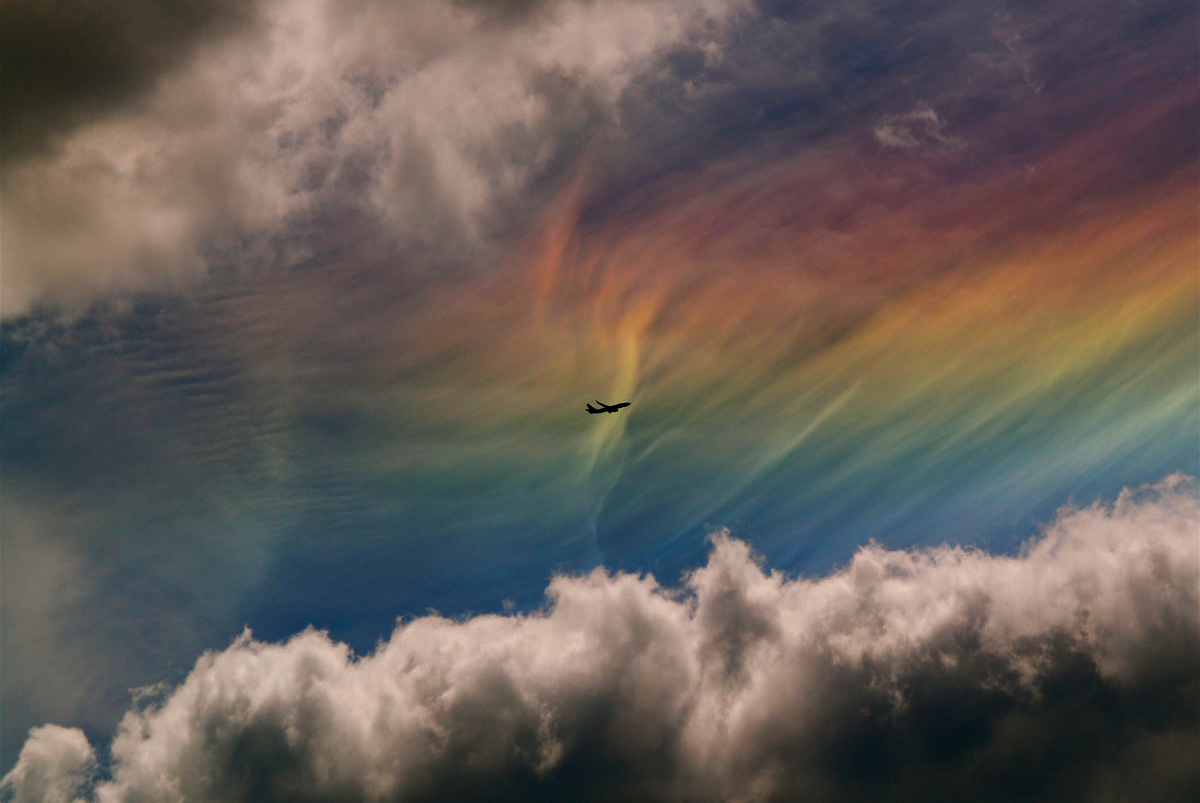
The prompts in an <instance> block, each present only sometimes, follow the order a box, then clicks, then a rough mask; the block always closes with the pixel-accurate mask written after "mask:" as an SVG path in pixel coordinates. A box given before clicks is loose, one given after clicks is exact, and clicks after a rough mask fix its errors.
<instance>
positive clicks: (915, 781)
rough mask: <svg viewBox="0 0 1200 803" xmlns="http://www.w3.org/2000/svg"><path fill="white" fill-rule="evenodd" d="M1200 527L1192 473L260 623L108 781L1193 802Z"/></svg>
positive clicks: (32, 759) (119, 788) (66, 748)
mask: <svg viewBox="0 0 1200 803" xmlns="http://www.w3.org/2000/svg"><path fill="white" fill-rule="evenodd" d="M1198 522H1200V509H1198V506H1197V497H1196V495H1195V491H1194V484H1193V483H1192V482H1191V481H1187V480H1184V479H1181V478H1178V477H1176V478H1169V479H1167V480H1165V481H1163V482H1162V483H1160V484H1159V485H1158V486H1156V487H1154V488H1150V489H1143V490H1142V491H1141V492H1138V493H1128V492H1127V493H1125V494H1123V495H1122V496H1121V497H1120V498H1119V499H1118V500H1117V501H1116V502H1115V503H1114V504H1112V505H1110V506H1105V505H1101V504H1096V505H1093V506H1091V507H1088V508H1084V509H1065V510H1063V511H1062V512H1061V513H1060V515H1059V517H1058V518H1057V519H1056V520H1055V521H1054V522H1053V523H1052V524H1051V525H1050V526H1048V527H1047V528H1046V531H1045V532H1044V534H1043V535H1042V536H1041V537H1039V538H1038V539H1035V540H1033V541H1031V542H1030V543H1028V544H1027V545H1026V547H1025V548H1024V549H1023V550H1022V552H1021V554H1020V555H1019V556H1015V557H1006V556H993V555H988V554H986V553H982V552H979V551H973V550H964V549H961V548H956V547H940V548H936V549H931V550H924V551H914V552H908V551H889V550H885V549H883V548H882V547H879V546H875V545H871V546H867V547H864V548H863V549H861V550H860V551H859V552H858V553H857V554H856V555H855V557H854V559H853V560H852V561H851V562H850V564H849V565H848V566H846V567H845V568H844V569H842V570H840V571H837V572H835V573H833V574H831V575H829V576H827V577H824V578H820V579H816V580H807V579H789V578H787V577H785V576H783V575H781V574H778V573H768V572H766V571H764V569H763V567H762V566H761V565H760V564H759V563H758V562H757V561H756V559H755V558H754V556H753V555H752V554H751V553H750V551H749V549H748V547H747V546H746V544H744V543H743V542H741V541H739V540H736V539H734V538H731V537H730V536H729V535H728V534H727V533H722V534H718V535H716V536H715V537H714V546H713V550H712V553H711V555H710V557H709V560H708V562H707V564H706V565H705V566H703V567H701V568H700V569H698V570H697V571H695V572H694V573H693V574H691V575H690V576H689V577H688V578H687V580H686V583H685V585H684V587H682V588H678V589H672V588H664V587H660V586H659V585H657V584H656V583H655V581H654V579H653V578H651V577H647V576H634V575H625V574H618V575H615V576H614V575H609V574H606V573H605V572H603V571H600V570H598V571H596V572H593V573H592V574H590V575H587V576H584V577H559V578H556V579H555V580H554V581H553V582H552V583H551V585H550V587H549V589H548V597H549V605H548V607H547V609H546V610H545V611H544V612H540V613H535V614H530V615H519V616H479V617H474V618H468V619H464V620H458V621H454V620H448V619H443V618H439V617H436V616H429V617H423V618H420V619H416V620H412V621H408V622H404V623H402V624H401V625H400V626H399V627H398V628H397V630H396V631H395V632H394V633H393V634H392V636H391V637H390V639H388V640H387V641H386V642H384V643H382V644H380V646H379V647H378V649H377V650H376V651H375V652H374V653H372V654H371V655H368V656H364V657H355V656H353V655H352V654H351V653H350V651H349V650H348V648H347V647H345V645H342V644H338V643H334V642H332V641H331V640H330V639H329V638H328V637H327V636H326V635H325V634H323V633H319V632H314V631H308V632H304V633H301V634H300V635H297V636H295V637H294V638H292V639H291V640H289V641H288V642H286V643H283V644H271V643H263V642H258V641H255V640H254V639H253V638H252V637H251V636H250V635H249V634H245V635H243V637H241V638H239V639H238V640H237V641H235V642H234V644H232V645H231V646H230V647H228V648H227V649H225V650H223V651H221V652H216V653H210V654H207V655H205V656H204V657H203V658H201V659H200V660H199V661H198V662H197V664H196V666H195V668H194V669H193V671H192V672H191V674H190V675H189V676H188V678H187V679H186V681H185V682H184V683H183V684H182V685H180V686H179V687H178V688H176V689H174V690H173V691H171V692H170V693H169V694H168V695H167V697H166V698H165V700H163V701H162V702H161V703H159V704H153V705H150V706H148V707H146V708H144V709H140V710H133V711H130V712H129V713H128V714H127V715H126V717H125V719H124V721H123V722H122V724H121V726H120V729H119V732H118V734H117V737H116V739H115V740H114V742H113V745H112V760H113V765H112V775H111V780H109V781H106V782H104V783H101V784H100V785H99V786H98V787H97V788H96V789H95V794H96V799H97V800H100V801H118V800H139V801H154V800H164V801H165V800H188V801H233V800H247V801H249V800H255V801H269V800H314V801H315V800H322V801H338V800H347V801H349V800H426V799H430V800H432V799H456V800H474V799H526V800H528V799H557V800H561V799H572V800H600V799H624V800H629V799H638V800H747V801H749V800H793V799H795V800H799V799H803V800H809V801H812V800H856V799H861V800H885V799H906V800H911V799H971V800H1001V799H1020V800H1030V799H1045V800H1050V799H1053V800H1069V799H1077V800H1104V799H1107V800H1132V799H1137V800H1170V799H1186V798H1187V797H1188V796H1189V795H1190V796H1194V795H1195V793H1196V791H1197V778H1198V776H1197V772H1196V771H1197V768H1198V767H1197V747H1200V738H1198V736H1197V733H1198V731H1197V726H1198V724H1200V711H1198V710H1197V695H1196V692H1197V690H1198V688H1200V686H1198V684H1200V621H1198V617H1200V543H1198V540H1197V538H1196V530H1197V526H1198ZM81 740H82V735H81V734H79V732H77V731H68V730H64V729H52V728H43V729H38V730H35V731H34V732H33V734H32V735H31V738H30V742H29V744H27V746H26V748H25V750H24V751H23V752H22V754H21V759H20V761H19V762H18V765H17V767H16V768H15V769H14V770H13V771H12V773H10V775H9V776H8V777H7V778H6V780H5V784H6V785H7V786H8V788H9V790H10V792H15V793H16V794H15V799H16V800H18V801H24V800H33V799H39V798H36V797H30V796H29V795H30V794H31V793H30V792H29V790H31V789H37V788H55V789H69V788H70V785H71V784H72V783H74V782H75V779H77V778H78V777H79V774H80V772H82V771H83V770H84V769H85V768H86V767H87V766H89V761H90V752H89V751H88V749H86V744H85V743H83V742H82V741H81ZM48 755H52V756H57V758H55V757H51V758H47V756H48ZM55 768H57V769H55ZM31 779H35V780H31ZM34 782H36V783H41V784H43V786H42V787H34V786H31V785H30V784H31V783H34Z"/></svg>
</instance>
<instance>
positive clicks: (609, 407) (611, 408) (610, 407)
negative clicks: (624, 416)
mask: <svg viewBox="0 0 1200 803" xmlns="http://www.w3.org/2000/svg"><path fill="white" fill-rule="evenodd" d="M596 404H598V405H600V409H599V410H597V409H596V408H595V407H593V406H592V405H590V404H589V405H588V406H587V411H588V413H589V414H593V415H594V414H595V413H615V412H616V411H617V410H620V409H621V408H622V407H628V406H629V402H621V403H620V404H605V403H604V402H602V401H600V400H599V399H596Z"/></svg>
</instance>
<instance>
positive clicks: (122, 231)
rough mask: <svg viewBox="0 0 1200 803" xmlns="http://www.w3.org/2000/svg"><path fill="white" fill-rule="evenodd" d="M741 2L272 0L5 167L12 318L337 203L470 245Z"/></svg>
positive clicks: (185, 264) (437, 247)
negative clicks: (46, 146) (636, 89)
mask: <svg viewBox="0 0 1200 803" xmlns="http://www.w3.org/2000/svg"><path fill="white" fill-rule="evenodd" d="M736 5H738V2H737V0H729V1H728V2H727V1H726V0H695V1H694V2H691V1H689V0H678V1H676V0H653V2H632V0H629V1H627V0H618V2H609V3H592V2H577V1H576V0H562V1H561V2H557V1H556V2H547V3H539V4H529V7H528V8H524V9H518V10H517V11H513V12H512V13H505V14H500V13H498V12H495V11H493V10H489V8H488V7H487V6H486V5H458V4H452V3H448V2H442V1H441V0H420V1H419V2H406V3H388V2H379V1H378V0H356V1H355V2H350V3H345V2H336V3H335V2H328V0H270V2H267V3H265V4H264V5H263V7H262V8H261V10H260V12H261V13H260V14H259V15H258V17H257V18H256V20H255V22H254V23H253V24H246V25H244V26H243V27H242V29H241V30H240V31H239V32H236V33H233V34H230V35H227V36H225V37H222V38H220V39H217V40H214V41H212V42H209V43H207V44H204V45H203V46H202V47H199V48H198V50H197V52H196V53H195V54H194V56H193V57H192V58H190V59H189V60H188V61H187V62H186V64H184V65H183V66H181V67H177V68H174V69H172V70H171V71H169V72H167V73H165V74H163V75H161V76H159V77H158V78H157V80H156V82H155V83H154V89H153V90H152V91H150V92H149V93H148V94H146V95H145V96H142V97H140V98H139V99H138V100H137V101H136V102H132V101H131V102H130V103H128V104H127V105H126V107H125V108H124V109H123V110H120V111H117V112H113V113H109V114H106V115H104V116H101V117H97V118H96V119H95V120H93V121H91V122H90V123H88V124H85V125H82V126H81V127H79V128H78V129H77V130H75V131H74V132H73V133H72V134H71V135H70V136H68V137H66V139H65V140H64V142H63V143H62V146H61V149H57V150H55V151H54V152H52V153H49V154H42V155H38V156H36V157H32V158H29V159H27V160H25V161H23V162H20V163H17V164H9V165H6V168H5V176H4V195H5V216H4V246H5V254H4V272H3V286H2V288H0V290H2V295H3V313H4V315H6V316H7V315H12V314H20V313H22V312H25V311H27V310H28V309H29V307H30V306H31V305H32V304H35V303H37V302H38V301H42V300H49V301H52V302H56V303H59V304H67V305H71V304H76V305H78V304H84V303H86V302H87V301H88V300H89V299H91V298H94V297H95V296H96V295H98V294H103V293H106V292H109V291H112V290H121V289H148V288H149V289H154V288H158V289H162V288H163V287H169V286H172V285H176V284H178V283H180V282H181V281H185V280H186V279H187V278H188V277H190V276H194V275H196V274H199V273H202V272H203V271H204V270H205V269H206V267H207V266H208V264H209V261H210V259H209V258H210V256H211V254H212V253H213V252H214V251H220V252H222V253H225V254H226V258H229V259H232V260H233V261H235V262H236V263H237V265H238V266H239V267H241V266H244V265H245V263H253V262H255V261H258V260H278V259H283V260H285V261H286V260H289V259H291V260H295V259H299V258H302V257H303V255H304V252H303V249H302V248H300V249H299V250H297V247H295V246H293V248H292V250H291V251H289V252H286V253H282V254H281V253H279V251H280V249H281V247H282V246H280V239H281V237H283V239H286V236H284V235H285V234H286V230H287V227H288V226H289V225H291V223H293V222H294V221H296V220H300V219H304V218H303V216H305V215H309V216H312V215H318V216H319V215H333V216H334V219H333V220H326V225H336V217H337V214H338V210H339V209H340V210H341V211H342V213H345V210H346V209H347V208H354V209H357V210H358V211H359V212H361V213H363V214H366V215H368V216H369V217H372V218H375V219H379V220H381V221H382V222H383V224H384V228H385V230H386V231H387V232H388V233H389V235H390V236H391V237H393V238H394V239H395V240H396V241H397V242H398V243H400V244H401V245H403V246H405V247H407V248H410V249H414V252H415V253H425V254H428V253H430V252H431V251H432V252H434V253H438V254H441V257H442V258H453V257H455V256H461V255H463V254H465V253H469V252H470V249H472V248H474V247H475V246H477V245H478V243H479V242H480V241H481V240H484V239H486V238H487V234H488V232H487V229H488V226H489V224H494V223H495V222H496V220H495V219H496V218H497V216H499V217H503V216H504V214H505V212H504V209H503V208H502V207H506V202H509V203H508V204H507V207H513V208H515V207H517V206H519V205H518V204H516V203H515V200H516V199H517V198H518V197H519V195H520V193H521V192H523V191H524V190H526V189H527V188H528V186H529V184H530V182H531V181H533V180H534V179H535V178H536V177H537V176H539V175H540V174H541V173H542V172H543V171H544V170H546V169H547V167H548V166H551V163H552V162H554V160H556V159H560V160H561V159H564V158H568V157H570V158H574V157H577V156H578V155H579V154H577V153H574V149H576V148H578V147H579V145H580V144H581V141H582V140H581V138H582V137H583V136H584V135H585V133H586V134H589V135H595V134H596V132H598V131H599V132H603V131H605V130H619V129H620V124H621V121H620V120H619V115H618V112H617V102H618V100H619V99H620V97H621V95H622V93H623V92H624V90H625V89H626V88H627V87H628V86H629V85H630V84H631V82H633V81H635V80H637V79H638V78H639V76H651V75H653V74H654V71H655V70H656V69H657V68H658V66H659V64H660V59H661V57H662V56H664V55H665V54H666V53H668V52H670V51H671V49H672V48H674V47H677V46H679V45H681V44H682V43H685V42H686V43H688V44H689V46H695V47H707V48H708V49H709V51H712V42H713V41H715V37H716V36H717V35H718V32H719V28H720V24H721V23H722V21H724V20H725V19H727V18H728V17H729V15H730V13H731V9H732V8H733V7H735V6H736ZM713 52H715V51H713ZM230 243H233V244H234V247H232V248H231V247H230Z"/></svg>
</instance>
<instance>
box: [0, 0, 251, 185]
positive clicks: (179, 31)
mask: <svg viewBox="0 0 1200 803" xmlns="http://www.w3.org/2000/svg"><path fill="white" fill-rule="evenodd" d="M255 13H256V12H255V4H254V3H247V2H239V0H215V1H214V0H183V1H182V2H177V3H170V4H165V5H164V4H162V3H156V2H153V0H132V1H131V2H122V3H106V2H103V0H80V1H79V2H75V3H72V4H71V8H70V10H69V12H66V13H64V9H62V8H59V7H56V6H55V5H54V4H50V3H41V2H36V0H34V1H33V2H29V1H28V0H16V2H6V3H5V4H4V27H3V29H0V73H3V75H4V78H5V82H4V83H5V87H4V94H3V97H2V100H0V111H2V114H0V141H2V142H3V148H4V157H5V159H6V160H7V161H9V162H11V161H12V160H13V159H21V158H25V157H28V156H29V155H31V154H36V153H46V152H52V151H53V150H54V148H55V146H56V145H57V144H58V140H59V137H61V136H63V135H65V134H68V133H69V132H70V131H71V129H73V128H74V127H76V126H78V125H81V124H84V123H86V122H87V121H89V120H90V119H95V118H97V117H102V116H104V115H105V114H108V113H111V112H112V111H114V110H116V109H118V108H119V107H120V106H121V105H122V104H124V103H127V102H129V101H130V100H131V99H133V98H136V97H137V96H138V95H140V94H143V93H145V92H147V91H150V89H151V88H152V87H153V84H154V81H155V79H156V78H157V77H158V76H159V75H160V74H161V73H163V72H165V71H168V70H170V69H171V68H173V67H175V66H177V65H179V64H181V63H183V62H186V61H187V59H188V58H189V57H190V56H192V55H193V53H194V52H195V51H196V49H197V48H199V47H201V46H202V45H203V44H204V43H206V42H209V41H211V40H213V39H216V38H219V37H220V35H221V34H228V33H230V32H232V31H234V30H236V29H238V28H242V27H245V26H247V25H250V24H252V23H253V21H254V18H255Z"/></svg>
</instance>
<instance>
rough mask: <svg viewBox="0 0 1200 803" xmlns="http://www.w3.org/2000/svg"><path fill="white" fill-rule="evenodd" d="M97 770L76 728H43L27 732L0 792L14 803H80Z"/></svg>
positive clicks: (84, 739)
mask: <svg viewBox="0 0 1200 803" xmlns="http://www.w3.org/2000/svg"><path fill="white" fill-rule="evenodd" d="M95 767H96V755H95V753H94V752H93V751H92V746H91V745H90V744H88V740H87V737H86V736H84V735H83V731H81V730H79V729H78V728H60V727H59V726H57V725H43V726H42V727H40V728H34V729H33V730H31V731H30V732H29V738H28V739H27V740H26V742H25V746H24V747H23V748H21V756H20V758H19V759H18V760H17V765H16V766H15V767H13V769H12V771H11V772H9V773H8V774H7V775H5V776H4V778H3V780H0V792H5V793H7V794H8V795H9V796H10V798H11V799H12V801H13V803H68V802H69V801H73V800H79V799H80V798H78V797H77V795H78V794H80V793H81V792H82V791H83V787H84V786H85V785H86V784H87V782H88V779H89V778H90V776H91V774H92V772H93V771H94V770H95Z"/></svg>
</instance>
